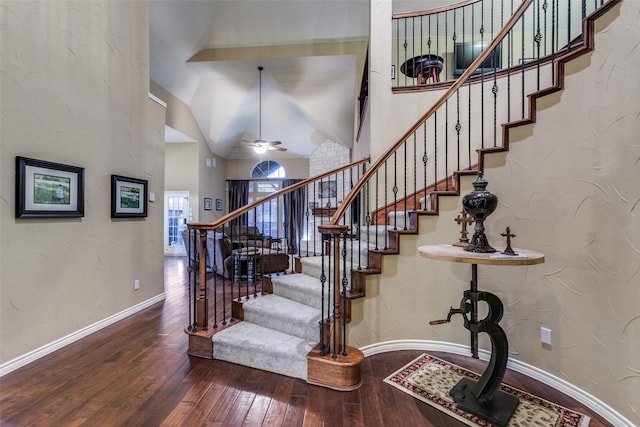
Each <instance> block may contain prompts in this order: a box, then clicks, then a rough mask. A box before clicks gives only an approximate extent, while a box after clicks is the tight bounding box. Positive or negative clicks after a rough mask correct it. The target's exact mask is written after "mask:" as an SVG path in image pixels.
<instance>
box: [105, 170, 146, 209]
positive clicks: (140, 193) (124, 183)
mask: <svg viewBox="0 0 640 427" xmlns="http://www.w3.org/2000/svg"><path fill="white" fill-rule="evenodd" d="M147 198H148V195H147V180H145V179H137V178H130V177H126V176H121V175H111V218H139V217H146V216H147Z"/></svg>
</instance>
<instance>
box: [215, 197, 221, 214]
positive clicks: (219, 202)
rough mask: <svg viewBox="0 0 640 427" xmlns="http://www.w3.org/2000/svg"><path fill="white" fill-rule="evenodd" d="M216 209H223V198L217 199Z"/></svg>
mask: <svg viewBox="0 0 640 427" xmlns="http://www.w3.org/2000/svg"><path fill="white" fill-rule="evenodd" d="M216 210H217V211H221V210H222V199H216Z"/></svg>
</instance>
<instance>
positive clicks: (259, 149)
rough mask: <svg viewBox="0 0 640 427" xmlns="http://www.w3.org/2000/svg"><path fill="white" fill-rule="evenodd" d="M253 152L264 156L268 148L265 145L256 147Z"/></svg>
mask: <svg viewBox="0 0 640 427" xmlns="http://www.w3.org/2000/svg"><path fill="white" fill-rule="evenodd" d="M253 151H255V152H256V153H258V154H264V153H266V152H267V147H266V146H264V145H256V146H255V147H253Z"/></svg>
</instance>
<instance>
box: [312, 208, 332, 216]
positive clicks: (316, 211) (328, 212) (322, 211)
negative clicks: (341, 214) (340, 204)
mask: <svg viewBox="0 0 640 427" xmlns="http://www.w3.org/2000/svg"><path fill="white" fill-rule="evenodd" d="M336 210H338V208H313V209H312V210H311V213H312V214H313V215H314V216H322V215H324V216H332V215H333V214H334V213H336Z"/></svg>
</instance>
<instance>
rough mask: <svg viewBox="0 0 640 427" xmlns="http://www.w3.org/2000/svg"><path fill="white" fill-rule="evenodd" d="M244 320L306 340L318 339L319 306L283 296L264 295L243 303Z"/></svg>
mask: <svg viewBox="0 0 640 427" xmlns="http://www.w3.org/2000/svg"><path fill="white" fill-rule="evenodd" d="M243 310H244V320H245V321H246V322H251V323H255V324H258V325H261V326H264V327H268V328H271V329H275V330H278V331H280V332H284V333H287V334H290V335H294V336H298V337H300V338H304V339H306V340H308V341H318V340H319V331H318V322H319V321H320V318H321V317H322V316H321V313H320V309H319V308H315V307H311V306H309V305H306V304H301V303H299V302H296V301H293V300H291V299H288V298H283V297H281V296H278V295H275V294H274V295H265V296H263V297H261V298H256V299H254V300H250V301H247V302H245V303H244V304H243Z"/></svg>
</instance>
